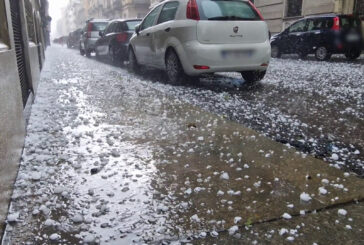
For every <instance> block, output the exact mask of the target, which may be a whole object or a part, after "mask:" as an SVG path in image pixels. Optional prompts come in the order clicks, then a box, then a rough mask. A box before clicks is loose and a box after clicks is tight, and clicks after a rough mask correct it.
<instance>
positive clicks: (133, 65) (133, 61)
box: [128, 48, 140, 74]
mask: <svg viewBox="0 0 364 245" xmlns="http://www.w3.org/2000/svg"><path fill="white" fill-rule="evenodd" d="M128 59H129V64H128V69H129V70H130V71H132V72H134V73H136V74H138V73H139V72H140V65H139V63H138V60H137V58H136V56H135V53H134V50H133V48H129V51H128Z"/></svg>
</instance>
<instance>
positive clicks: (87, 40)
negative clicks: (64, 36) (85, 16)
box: [80, 19, 109, 57]
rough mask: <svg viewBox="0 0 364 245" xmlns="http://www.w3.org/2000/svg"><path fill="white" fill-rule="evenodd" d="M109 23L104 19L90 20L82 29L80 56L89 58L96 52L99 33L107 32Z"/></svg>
mask: <svg viewBox="0 0 364 245" xmlns="http://www.w3.org/2000/svg"><path fill="white" fill-rule="evenodd" d="M108 23H109V21H108V20H104V19H90V20H88V21H86V26H85V27H84V28H83V29H82V32H81V34H82V35H81V40H80V54H81V55H85V54H86V56H87V57H90V56H91V53H92V52H95V45H96V41H97V40H98V39H99V38H100V35H99V32H100V31H103V30H105V27H106V26H107V24H108Z"/></svg>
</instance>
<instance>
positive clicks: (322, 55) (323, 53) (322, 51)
mask: <svg viewBox="0 0 364 245" xmlns="http://www.w3.org/2000/svg"><path fill="white" fill-rule="evenodd" d="M315 57H316V59H317V60H319V61H324V60H328V59H330V57H331V54H330V53H329V51H328V50H327V48H326V47H325V46H319V47H318V48H317V49H316V51H315Z"/></svg>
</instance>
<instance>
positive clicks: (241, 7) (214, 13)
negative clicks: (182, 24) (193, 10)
mask: <svg viewBox="0 0 364 245" xmlns="http://www.w3.org/2000/svg"><path fill="white" fill-rule="evenodd" d="M197 4H198V9H199V13H200V19H201V20H260V17H259V15H258V13H257V12H256V11H255V10H254V9H253V8H252V7H251V6H250V4H249V3H248V2H243V1H239V0H197Z"/></svg>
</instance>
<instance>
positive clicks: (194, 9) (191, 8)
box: [186, 0, 200, 20]
mask: <svg viewBox="0 0 364 245" xmlns="http://www.w3.org/2000/svg"><path fill="white" fill-rule="evenodd" d="M186 17H187V19H191V20H200V13H199V12H198V6H197V2H196V0H189V1H188V3H187V12H186Z"/></svg>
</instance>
